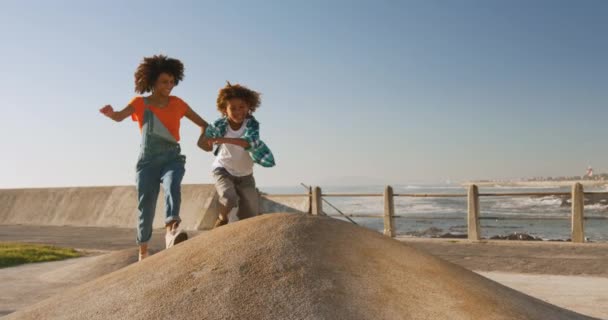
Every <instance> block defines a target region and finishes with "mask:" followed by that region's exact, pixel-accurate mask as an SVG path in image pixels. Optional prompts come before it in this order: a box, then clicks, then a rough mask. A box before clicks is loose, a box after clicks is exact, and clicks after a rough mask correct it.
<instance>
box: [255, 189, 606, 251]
mask: <svg viewBox="0 0 608 320" xmlns="http://www.w3.org/2000/svg"><path fill="white" fill-rule="evenodd" d="M321 188H322V192H323V193H324V194H331V193H365V194H382V193H383V191H384V186H334V187H332V186H321ZM260 190H261V191H263V192H267V193H271V194H272V193H275V194H277V193H278V194H281V193H282V194H284V193H306V192H307V191H306V189H305V188H303V187H301V186H290V187H266V188H264V187H262V188H260ZM393 190H394V193H396V194H399V193H408V194H409V193H419V194H431V193H432V194H462V195H466V193H467V190H466V188H465V187H463V186H460V185H393ZM526 192H571V187H501V186H492V187H480V188H479V193H526ZM585 192H607V193H608V190H607V189H605V188H585ZM324 199H325V200H326V201H328V202H329V203H331V205H333V206H335V207H336V208H337V209H338V210H340V211H341V212H342V213H344V214H347V215H349V216H350V215H353V216H354V217H351V219H353V220H354V221H355V222H356V223H357V224H359V225H361V226H364V227H367V228H370V229H374V230H377V231H379V232H381V231H382V230H383V229H384V225H383V223H384V222H383V219H382V214H383V210H384V203H383V198H382V197H324ZM606 199H608V194H607V195H606ZM323 211H324V212H325V213H327V214H329V215H332V216H333V215H337V216H336V217H335V218H337V219H343V220H345V219H344V218H342V217H341V216H340V214H339V212H338V211H337V210H335V209H333V208H332V207H331V206H330V205H329V204H327V203H324V204H323ZM584 212H585V218H586V220H585V237H586V238H587V239H588V241H598V242H606V241H608V200H604V199H601V200H597V199H596V200H595V201H594V202H593V203H588V204H586V205H585V210H584ZM357 215H378V218H375V217H374V218H371V217H356V216H357ZM395 215H396V216H397V218H395V231H396V233H397V235H398V236H416V237H438V236H452V237H458V236H463V235H464V234H466V232H467V225H466V216H467V198H466V197H462V198H413V197H395ZM570 216H571V207H570V200H569V199H562V198H561V197H559V196H525V197H480V219H481V220H480V225H481V236H482V238H491V237H496V236H508V235H512V234H514V233H518V234H525V235H530V236H533V237H536V238H540V239H543V240H567V239H569V238H570V228H571V227H570Z"/></svg>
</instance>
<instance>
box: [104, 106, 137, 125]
mask: <svg viewBox="0 0 608 320" xmlns="http://www.w3.org/2000/svg"><path fill="white" fill-rule="evenodd" d="M99 112H101V113H103V115H105V116H106V117H108V118H110V119H112V120H114V121H116V122H121V121H123V120H124V119H126V118H127V117H128V116H130V115H132V114H133V112H135V108H133V106H132V105H128V106H126V107H125V108H124V109H122V110H120V111H118V112H116V111H114V109H113V108H112V106H111V105H109V104H108V105H106V106H105V107H103V108H101V109H100V110H99Z"/></svg>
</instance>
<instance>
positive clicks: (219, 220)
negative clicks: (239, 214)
mask: <svg viewBox="0 0 608 320" xmlns="http://www.w3.org/2000/svg"><path fill="white" fill-rule="evenodd" d="M227 224H228V219H226V220H224V219H222V218H221V217H217V220H215V225H213V229H215V228H218V227H221V226H224V225H227Z"/></svg>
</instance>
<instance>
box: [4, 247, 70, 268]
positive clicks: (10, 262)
mask: <svg viewBox="0 0 608 320" xmlns="http://www.w3.org/2000/svg"><path fill="white" fill-rule="evenodd" d="M80 256H82V254H81V253H80V252H78V251H76V250H74V249H71V248H59V247H54V246H47V245H41V244H29V243H10V242H9V243H6V242H0V268H6V267H12V266H17V265H20V264H25V263H33V262H46V261H57V260H64V259H69V258H76V257H80Z"/></svg>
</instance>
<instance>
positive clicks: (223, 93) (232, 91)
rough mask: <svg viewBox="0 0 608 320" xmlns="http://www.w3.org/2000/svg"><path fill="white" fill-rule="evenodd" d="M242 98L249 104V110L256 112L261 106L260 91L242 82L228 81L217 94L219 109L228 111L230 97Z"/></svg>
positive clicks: (223, 112) (224, 111)
mask: <svg viewBox="0 0 608 320" xmlns="http://www.w3.org/2000/svg"><path fill="white" fill-rule="evenodd" d="M234 98H237V99H241V100H243V101H245V103H247V105H248V106H249V111H250V112H254V111H255V110H256V109H257V108H259V107H260V103H261V100H260V93H259V92H256V91H253V90H251V89H249V88H247V87H245V86H242V85H240V84H238V83H237V84H234V85H233V84H230V82H228V81H226V86H225V87H223V88H222V89H220V92H219V94H218V95H217V110H218V111H219V112H221V113H222V114H225V113H226V107H227V106H228V100H230V99H234Z"/></svg>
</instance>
